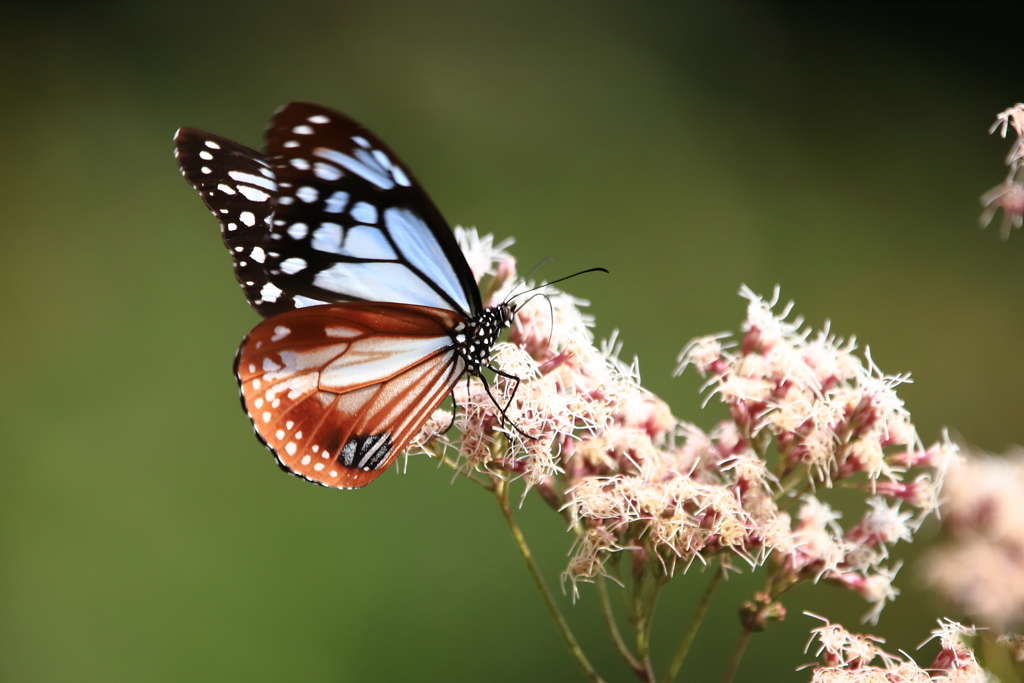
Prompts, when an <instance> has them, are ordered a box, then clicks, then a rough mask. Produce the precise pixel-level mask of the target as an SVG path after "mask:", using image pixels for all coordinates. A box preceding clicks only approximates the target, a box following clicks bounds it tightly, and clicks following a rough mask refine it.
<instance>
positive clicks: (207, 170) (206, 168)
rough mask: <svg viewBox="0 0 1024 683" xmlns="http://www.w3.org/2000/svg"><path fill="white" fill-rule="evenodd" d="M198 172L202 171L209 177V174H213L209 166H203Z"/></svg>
mask: <svg viewBox="0 0 1024 683" xmlns="http://www.w3.org/2000/svg"><path fill="white" fill-rule="evenodd" d="M199 170H200V171H202V172H203V174H204V175H210V174H211V173H213V169H211V168H210V167H209V166H203V167H202V168H201V169H199Z"/></svg>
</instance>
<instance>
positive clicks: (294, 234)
mask: <svg viewBox="0 0 1024 683" xmlns="http://www.w3.org/2000/svg"><path fill="white" fill-rule="evenodd" d="M308 233H309V226H307V225H306V224H305V223H292V224H291V225H289V226H288V236H289V237H291V238H292V239H293V240H301V239H302V238H303V237H305V236H306V235H307V234H308Z"/></svg>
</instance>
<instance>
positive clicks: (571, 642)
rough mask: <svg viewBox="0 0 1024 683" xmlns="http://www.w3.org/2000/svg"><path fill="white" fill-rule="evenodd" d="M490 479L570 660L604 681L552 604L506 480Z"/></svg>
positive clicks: (598, 682) (596, 680)
mask: <svg viewBox="0 0 1024 683" xmlns="http://www.w3.org/2000/svg"><path fill="white" fill-rule="evenodd" d="M492 481H493V482H494V496H495V498H497V499H498V506H499V507H501V514H502V515H504V516H505V522H506V523H507V524H508V528H509V531H511V532H512V538H513V540H515V542H516V547H517V548H519V554H520V555H522V556H523V561H524V562H525V563H526V568H527V569H528V570H529V572H530V577H531V578H533V583H534V584H536V586H537V590H538V591H540V596H541V598H542V599H543V600H544V606H545V607H547V608H548V612H549V613H550V614H551V619H552V620H553V621H554V622H555V628H556V629H557V630H558V633H559V634H560V635H561V636H562V639H563V640H564V641H565V645H566V647H568V648H569V653H570V654H572V656H573V659H575V660H576V663H577V664H579V665H580V668H581V669H583V673H584V674H586V676H587V678H589V679H590V680H591V681H593V682H594V683H604V679H603V678H601V676H600V675H598V673H597V671H595V670H594V667H593V666H592V665H591V664H590V661H589V660H588V659H587V656H586V655H585V654H583V649H582V648H581V647H580V644H579V643H578V642H576V637H575V636H574V635H573V634H572V631H571V630H570V629H569V624H568V622H566V620H565V617H563V616H562V612H561V610H559V609H558V605H557V604H556V603H555V597H554V596H553V595H552V594H551V590H550V589H549V588H548V585H547V583H546V582H545V581H544V577H543V576H542V575H541V573H540V568H539V567H538V566H537V563H536V562H535V561H534V559H533V553H531V552H530V547H529V546H528V545H526V538H525V537H524V536H523V531H522V529H520V528H519V523H518V522H516V518H515V516H514V515H513V514H512V507H511V506H510V505H509V502H508V482H506V481H503V480H501V479H499V478H497V477H495V478H494V479H493V480H492Z"/></svg>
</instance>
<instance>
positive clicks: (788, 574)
mask: <svg viewBox="0 0 1024 683" xmlns="http://www.w3.org/2000/svg"><path fill="white" fill-rule="evenodd" d="M457 236H458V238H459V240H460V243H461V245H462V247H463V249H464V250H466V251H467V259H468V260H469V262H470V263H471V264H473V266H472V267H473V270H474V272H475V273H476V274H477V275H478V276H481V277H485V283H484V286H483V288H482V289H483V291H484V293H485V305H488V306H491V305H495V304H498V303H501V302H503V301H509V300H510V298H511V297H514V295H515V292H516V291H524V289H525V287H523V286H522V285H521V286H520V287H519V288H516V287H513V283H514V280H515V273H516V268H515V261H514V260H513V259H512V257H511V256H509V255H508V254H507V253H506V252H505V251H504V248H505V247H506V246H507V245H508V242H503V243H500V244H495V243H494V241H493V239H492V238H490V237H486V238H479V237H477V236H476V233H475V232H472V231H465V230H461V229H460V230H458V231H457ZM544 291H545V295H544V296H533V298H527V299H526V301H525V302H524V303H523V304H522V305H521V306H520V307H519V308H518V310H517V315H516V321H515V324H514V326H513V328H512V331H511V334H510V337H509V341H508V342H507V343H502V344H498V345H496V346H495V349H494V354H493V359H492V362H493V363H494V364H495V366H496V367H498V368H499V369H500V370H501V373H499V374H497V376H495V378H494V380H493V381H488V382H485V381H483V380H480V379H476V378H472V379H470V380H468V381H466V382H460V383H459V385H458V387H457V388H456V390H455V392H454V393H455V399H456V402H457V403H458V413H457V416H456V418H455V420H456V422H455V423H456V425H457V426H458V428H459V431H460V432H461V438H460V439H458V440H457V441H455V442H448V441H445V440H444V439H445V437H444V436H443V435H441V434H440V431H441V430H443V429H444V426H445V425H447V424H449V422H450V420H451V419H452V417H451V414H450V413H447V412H444V411H439V413H438V414H437V415H435V416H434V418H432V420H431V421H430V422H429V423H428V425H427V426H426V427H425V429H424V432H423V434H421V437H420V440H419V443H421V444H425V445H427V446H432V445H436V444H442V445H443V446H444V447H452V448H454V449H456V450H457V452H458V462H459V463H460V464H459V467H460V468H461V470H462V471H463V472H464V473H467V474H473V473H483V474H485V475H486V476H488V477H497V478H499V479H501V480H503V481H506V480H510V479H513V478H521V479H522V480H523V481H524V482H525V484H526V491H530V490H536V491H537V492H538V493H539V494H540V497H541V498H542V499H543V500H544V501H546V502H547V503H548V504H549V505H551V506H552V507H553V508H555V509H556V510H558V511H559V512H560V513H561V514H562V515H563V516H564V517H565V519H566V521H567V523H568V524H569V526H570V528H571V529H572V530H573V531H574V533H575V534H576V541H575V543H574V546H573V547H574V550H573V552H572V557H571V559H570V561H569V565H568V568H567V570H566V572H565V574H564V578H566V579H568V580H569V581H570V582H571V584H572V586H573V590H574V594H575V591H576V584H577V582H578V581H590V580H593V579H595V578H596V577H597V576H599V575H605V576H611V577H612V578H613V579H616V580H618V579H619V576H620V575H619V573H618V572H619V558H620V557H621V556H622V555H623V553H626V554H628V555H629V556H630V563H629V567H630V568H631V571H632V572H633V579H634V581H636V580H638V576H640V575H647V576H653V577H655V579H657V580H661V579H664V578H667V577H671V576H672V575H673V573H674V572H675V571H676V570H677V568H679V567H682V568H684V569H685V568H688V567H689V566H690V565H691V564H692V563H693V562H694V561H695V560H696V561H698V562H700V563H705V562H707V561H708V560H709V559H711V558H718V559H719V560H720V562H721V563H722V566H723V567H725V568H734V565H735V561H736V560H737V559H738V560H739V561H740V562H742V563H746V564H748V565H750V566H752V567H754V566H759V565H761V564H764V563H765V562H766V561H767V560H768V559H769V558H772V562H771V565H772V570H771V578H770V588H771V590H770V593H771V600H774V599H775V598H777V597H778V595H781V593H782V592H784V591H785V590H788V589H789V588H790V587H792V586H793V585H796V584H797V583H799V582H801V581H804V580H814V581H816V580H819V579H824V580H827V581H829V582H831V583H834V584H838V585H841V586H843V587H846V588H849V589H852V590H854V591H856V592H858V593H860V594H861V595H862V596H864V597H865V598H867V599H868V600H869V601H871V602H872V603H873V604H874V609H873V610H872V612H871V616H872V617H876V616H877V613H878V611H880V610H881V608H882V606H884V604H885V603H886V601H888V600H890V599H892V598H893V597H894V596H895V594H896V591H895V589H894V588H893V587H892V585H891V583H892V579H893V577H894V576H895V573H896V571H897V570H898V565H892V566H887V565H886V564H885V563H886V561H887V558H888V552H889V548H890V547H891V546H892V545H893V544H894V543H896V542H898V541H901V540H909V539H910V537H911V535H912V534H913V532H914V531H915V530H916V528H917V525H918V524H919V523H920V521H921V519H922V518H923V517H924V516H925V515H927V514H928V513H929V512H931V511H932V510H933V509H934V508H935V506H936V500H937V490H938V487H939V485H940V483H941V479H942V475H943V473H944V472H945V468H946V467H947V465H948V463H949V462H950V461H951V459H952V457H954V456H955V448H954V447H952V446H951V445H950V444H949V443H948V442H947V443H943V444H937V445H936V446H933V447H932V448H929V449H923V448H922V447H921V446H920V443H919V441H918V438H917V435H916V432H915V429H914V426H913V424H912V423H911V421H910V416H909V414H908V413H907V411H906V410H905V409H904V407H903V403H902V402H901V401H900V400H899V398H898V397H897V396H896V393H895V387H896V386H898V385H899V384H900V383H902V382H904V381H907V378H906V377H903V376H896V377H893V376H887V375H883V374H882V373H881V372H880V371H879V370H878V368H877V367H876V366H875V365H874V363H873V362H872V361H871V357H870V355H869V354H867V353H865V354H864V357H863V358H861V357H858V356H856V355H854V351H855V350H856V344H855V342H854V341H853V340H850V341H848V342H844V341H843V340H841V339H837V338H835V337H834V336H832V335H830V334H829V332H828V328H827V327H826V329H825V330H824V331H822V332H820V333H818V334H816V335H813V336H812V332H811V330H809V329H805V328H804V327H803V325H802V321H801V320H800V319H797V320H787V318H788V314H789V312H790V307H786V308H785V309H784V310H783V311H781V312H779V313H777V312H775V311H774V310H773V309H774V307H775V305H776V303H777V301H776V299H774V298H773V299H772V300H771V301H764V300H762V299H761V298H759V297H757V296H755V295H754V294H753V293H752V292H750V291H749V290H747V289H744V290H742V292H741V293H742V294H743V296H745V297H746V298H747V299H748V300H749V307H748V311H747V320H746V322H745V323H744V326H743V332H744V334H743V336H742V337H741V339H740V340H739V341H738V342H736V343H730V342H729V341H728V338H729V337H728V335H714V336H710V337H704V338H701V339H697V340H694V341H693V342H691V343H690V344H689V345H688V346H687V347H686V349H685V350H684V351H683V353H682V355H681V356H680V366H679V370H680V372H681V371H682V370H683V369H684V368H686V367H688V366H691V365H692V366H694V367H695V369H696V370H697V371H698V372H700V373H701V374H702V375H704V376H710V378H711V379H710V381H709V386H710V387H711V389H712V391H711V394H712V395H717V396H718V397H719V398H720V399H721V400H722V401H724V402H725V403H726V405H727V406H728V408H729V411H730V414H731V419H730V420H727V421H725V422H722V423H721V424H719V425H717V426H716V427H715V428H714V429H712V430H710V431H709V432H705V431H702V430H701V429H699V428H698V427H696V426H694V425H692V424H688V423H686V422H682V421H680V420H678V419H676V418H675V417H674V416H673V415H672V413H671V411H670V410H669V408H668V406H667V405H666V404H665V403H664V402H663V401H661V400H660V399H659V398H657V397H656V396H654V395H652V394H651V393H649V392H647V391H645V390H644V389H643V388H642V387H641V386H640V378H639V374H638V371H637V367H636V364H635V363H626V362H623V361H622V360H620V359H619V351H620V346H621V345H620V344H619V343H618V342H617V340H616V338H615V336H614V335H613V337H612V339H611V340H609V341H607V342H605V343H603V344H600V345H595V344H594V341H593V336H592V335H591V333H590V329H589V327H590V324H591V321H590V319H589V318H588V317H587V316H585V315H584V314H582V313H581V311H580V308H581V307H582V306H584V305H585V304H586V302H583V301H580V300H578V299H575V298H573V297H571V296H569V295H568V294H565V293H562V292H559V291H556V290H554V289H553V288H550V287H549V288H546V289H545V290H544ZM529 296H532V295H527V297H529ZM776 298H777V297H776ZM772 449H774V450H772ZM428 450H430V448H428ZM433 452H435V454H436V452H437V450H436V448H435V450H434V451H433ZM772 461H774V462H772ZM912 468H913V469H915V471H916V476H914V477H913V478H909V479H907V478H905V477H904V474H905V473H906V472H907V471H908V470H910V469H912ZM858 475H859V476H858ZM838 482H842V483H843V484H844V485H847V486H853V487H856V488H860V489H862V490H863V491H864V492H865V493H866V496H867V502H866V506H865V512H864V514H863V516H862V517H861V518H860V519H859V520H858V521H857V522H856V523H855V524H853V525H852V526H850V527H849V528H848V529H846V530H845V531H844V530H843V529H842V528H841V527H840V525H839V519H840V513H839V512H837V511H835V510H833V509H832V508H831V507H830V506H829V505H828V504H827V503H825V502H823V501H821V500H819V499H818V497H816V494H817V493H819V492H820V491H819V490H820V489H821V488H829V487H832V486H834V485H836V484H837V483H838ZM794 504H799V505H798V507H797V508H796V511H795V513H794V514H793V516H792V517H791V515H790V512H789V511H788V508H789V507H790V506H792V505H794ZM907 508H909V509H913V510H914V512H911V511H909V510H908V509H907ZM609 561H611V565H610V566H609ZM659 577H660V578H659ZM769 602H770V600H769ZM766 606H767V603H766Z"/></svg>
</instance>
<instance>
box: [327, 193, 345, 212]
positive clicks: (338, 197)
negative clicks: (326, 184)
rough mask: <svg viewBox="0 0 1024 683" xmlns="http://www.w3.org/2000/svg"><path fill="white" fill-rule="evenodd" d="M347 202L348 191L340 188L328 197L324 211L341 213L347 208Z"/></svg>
mask: <svg viewBox="0 0 1024 683" xmlns="http://www.w3.org/2000/svg"><path fill="white" fill-rule="evenodd" d="M346 204H348V192H342V191H341V190H338V191H337V192H335V193H334V194H332V195H331V196H330V197H328V198H327V206H325V207H324V211H325V212H327V213H341V212H342V211H344V210H345V205H346Z"/></svg>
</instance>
